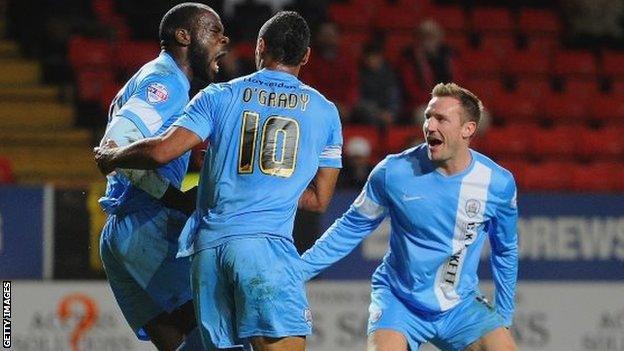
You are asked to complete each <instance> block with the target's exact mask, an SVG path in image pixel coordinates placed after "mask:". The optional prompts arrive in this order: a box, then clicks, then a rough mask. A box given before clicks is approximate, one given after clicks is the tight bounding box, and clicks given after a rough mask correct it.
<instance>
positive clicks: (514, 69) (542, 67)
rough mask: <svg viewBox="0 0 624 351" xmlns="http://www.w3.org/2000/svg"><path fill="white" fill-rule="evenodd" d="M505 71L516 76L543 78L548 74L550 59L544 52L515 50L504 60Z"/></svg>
mask: <svg viewBox="0 0 624 351" xmlns="http://www.w3.org/2000/svg"><path fill="white" fill-rule="evenodd" d="M505 62H506V65H505V69H506V70H505V71H506V72H507V73H508V74H509V75H511V76H514V77H516V78H518V77H522V78H535V77H538V78H543V77H546V76H548V75H549V74H550V69H551V67H550V60H549V57H548V55H547V54H546V53H544V52H541V51H535V50H523V51H517V52H516V53H514V55H512V56H510V57H508V58H507V59H506V60H505Z"/></svg>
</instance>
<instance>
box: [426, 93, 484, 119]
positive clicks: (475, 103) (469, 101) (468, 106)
mask: <svg viewBox="0 0 624 351" xmlns="http://www.w3.org/2000/svg"><path fill="white" fill-rule="evenodd" d="M431 96H432V97H441V96H451V97H454V98H456V99H457V100H459V102H460V103H461V105H462V107H463V108H464V111H465V112H466V113H465V114H464V115H465V117H467V118H466V119H467V120H469V121H473V122H475V123H476V124H477V125H478V124H479V121H480V120H481V115H482V114H483V103H482V102H481V100H479V98H478V97H477V96H476V95H475V94H474V93H473V92H471V91H470V90H468V89H466V88H462V87H460V86H459V85H457V84H455V83H438V84H437V85H436V86H435V87H433V90H432V91H431Z"/></svg>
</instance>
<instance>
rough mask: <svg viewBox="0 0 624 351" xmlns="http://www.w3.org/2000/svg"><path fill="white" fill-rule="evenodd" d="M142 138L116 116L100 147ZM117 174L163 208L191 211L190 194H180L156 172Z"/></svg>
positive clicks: (125, 119)
mask: <svg viewBox="0 0 624 351" xmlns="http://www.w3.org/2000/svg"><path fill="white" fill-rule="evenodd" d="M143 138H144V135H143V134H142V133H141V131H140V130H139V128H138V127H137V126H136V125H135V124H134V123H133V122H132V121H130V120H129V119H127V118H124V117H120V116H116V117H114V118H113V119H112V120H111V122H110V124H109V126H108V128H107V129H106V133H105V134H104V138H103V139H102V144H101V146H103V147H106V148H113V147H117V146H119V145H122V146H123V145H128V144H130V143H132V142H134V141H137V140H140V139H143ZM117 172H119V173H121V174H123V175H125V176H126V178H128V179H129V180H130V182H131V183H132V184H133V185H134V186H136V187H137V188H139V189H141V190H143V191H145V192H146V193H148V194H150V195H151V196H152V197H154V198H156V199H159V200H160V201H161V202H162V203H163V204H164V205H165V206H167V207H170V208H175V209H178V210H180V211H182V212H184V213H190V212H192V211H193V208H194V204H195V201H194V199H193V198H191V196H192V193H189V194H185V193H183V192H181V191H180V190H179V189H177V188H176V187H174V186H172V185H171V184H170V183H169V180H167V179H166V178H164V177H162V176H161V175H159V174H158V173H157V172H155V171H147V170H141V169H118V170H117Z"/></svg>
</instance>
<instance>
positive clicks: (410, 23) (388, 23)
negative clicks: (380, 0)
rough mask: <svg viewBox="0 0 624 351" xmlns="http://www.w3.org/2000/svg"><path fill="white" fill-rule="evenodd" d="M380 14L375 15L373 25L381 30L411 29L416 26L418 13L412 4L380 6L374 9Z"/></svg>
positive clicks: (418, 22)
mask: <svg viewBox="0 0 624 351" xmlns="http://www.w3.org/2000/svg"><path fill="white" fill-rule="evenodd" d="M376 11H377V12H378V13H380V14H382V15H380V16H376V17H375V26H376V27H377V28H379V29H382V30H413V29H416V28H417V27H418V25H419V24H420V21H418V20H417V18H418V15H419V14H418V13H417V12H416V9H415V8H414V7H412V6H388V5H386V6H381V7H380V8H378V9H377V10H376Z"/></svg>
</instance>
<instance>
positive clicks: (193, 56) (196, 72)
mask: <svg viewBox="0 0 624 351" xmlns="http://www.w3.org/2000/svg"><path fill="white" fill-rule="evenodd" d="M208 51H209V50H205V49H203V48H202V47H201V46H199V45H197V44H196V41H191V45H190V47H189V54H190V55H189V61H190V64H191V68H192V69H193V79H199V80H201V81H204V82H205V83H206V84H209V83H212V81H214V79H215V75H216V72H213V71H212V69H211V68H210V67H211V64H212V61H213V60H214V58H215V56H216V55H217V54H218V53H215V54H214V55H210V53H209V52H208Z"/></svg>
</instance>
